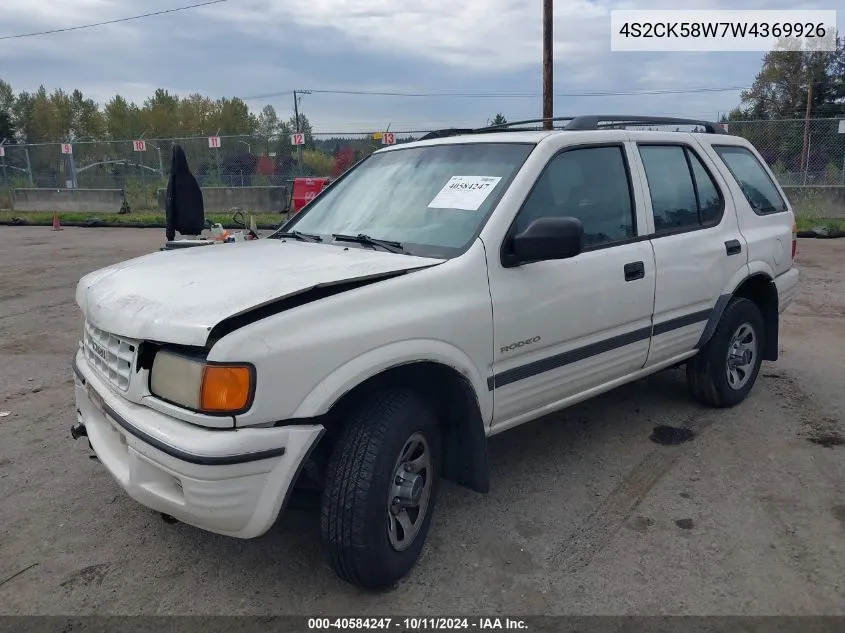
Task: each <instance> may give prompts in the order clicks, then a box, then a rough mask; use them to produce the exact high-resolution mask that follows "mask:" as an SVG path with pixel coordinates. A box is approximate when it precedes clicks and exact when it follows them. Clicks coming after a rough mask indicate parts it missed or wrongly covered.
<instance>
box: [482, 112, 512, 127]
mask: <svg viewBox="0 0 845 633" xmlns="http://www.w3.org/2000/svg"><path fill="white" fill-rule="evenodd" d="M507 122H508V120H507V119H506V118H505V115H504V114H502V113H501V112H499V113H498V114H496V116H494V117H493V118H492V119H490V120H489V121H487V125H505V124H506V123H507Z"/></svg>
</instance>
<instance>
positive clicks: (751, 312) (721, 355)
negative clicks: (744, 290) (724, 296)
mask: <svg viewBox="0 0 845 633" xmlns="http://www.w3.org/2000/svg"><path fill="white" fill-rule="evenodd" d="M765 343H766V340H765V325H764V323H763V315H762V314H761V313H760V309H759V308H758V307H757V306H756V305H755V304H754V303H753V302H751V301H749V300H748V299H744V298H742V297H734V298H733V299H731V300H730V302H729V303H728V305H727V307H726V308H725V311H724V313H723V314H722V318H721V320H720V321H719V325H717V326H716V330H715V331H714V332H713V336H712V337H711V338H710V340H709V341H708V342H707V344H706V345H705V346H704V347H703V348H702V349H701V351H699V353H698V355H697V356H695V357H694V358H692V359H691V360H690V361H689V362H688V363H687V383H688V384H689V388H690V392H691V393H692V395H693V397H694V398H695V399H696V400H698V401H699V402H700V403H702V404H704V405H707V406H710V407H720V408H722V407H732V406H734V405H737V404H739V403H740V402H742V401H743V400H745V398H746V397H747V396H748V394H749V392H750V391H751V389H752V388H753V387H754V383H755V382H756V380H757V375H758V374H759V372H760V366H761V365H762V362H763V350H764V349H765Z"/></svg>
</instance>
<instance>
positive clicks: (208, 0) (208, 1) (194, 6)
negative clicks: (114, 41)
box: [0, 0, 229, 40]
mask: <svg viewBox="0 0 845 633" xmlns="http://www.w3.org/2000/svg"><path fill="white" fill-rule="evenodd" d="M228 1H229V0H206V2H200V3H198V4H189V5H187V6H184V7H175V8H173V9H163V10H161V11H153V12H152V13H143V14H141V15H133V16H131V17H128V18H118V19H116V20H106V21H105V22H94V23H93V24H81V25H79V26H69V27H66V28H63V29H53V30H51V31H36V32H35V33H19V34H18V35H0V40H14V39H19V38H22V37H35V36H36V35H51V34H53V33H66V32H67V31H79V30H80V29H90V28H94V27H95V26H106V25H107V24H118V23H119V22H129V21H130V20H140V19H142V18H149V17H153V16H156V15H164V14H165V13H176V12H177V11H187V10H188V9H197V8H199V7H207V6H208V5H211V4H220V3H221V2H228Z"/></svg>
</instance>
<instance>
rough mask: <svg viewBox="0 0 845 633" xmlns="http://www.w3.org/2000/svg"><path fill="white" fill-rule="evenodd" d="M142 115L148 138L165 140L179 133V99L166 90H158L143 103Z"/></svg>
mask: <svg viewBox="0 0 845 633" xmlns="http://www.w3.org/2000/svg"><path fill="white" fill-rule="evenodd" d="M142 113H143V117H142V118H143V121H144V127H145V128H146V129H147V130H148V131H149V133H148V135H149V136H152V137H158V138H167V137H173V136H176V135H177V134H178V133H179V131H180V130H179V127H180V126H179V97H177V96H176V95H172V94H170V93H169V92H168V91H167V90H163V89H162V88H159V89H158V90H156V91H155V94H153V96H152V97H150V98H148V99H147V100H146V101H144V108H143V110H142Z"/></svg>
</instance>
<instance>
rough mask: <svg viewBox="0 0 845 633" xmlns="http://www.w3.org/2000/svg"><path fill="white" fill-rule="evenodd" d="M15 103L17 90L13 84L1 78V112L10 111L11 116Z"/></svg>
mask: <svg viewBox="0 0 845 633" xmlns="http://www.w3.org/2000/svg"><path fill="white" fill-rule="evenodd" d="M14 105H15V91H14V90H12V86H10V85H9V84H8V83H6V82H5V81H3V80H2V79H0V112H8V113H9V115H10V116H11V113H12V108H13V107H14Z"/></svg>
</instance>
